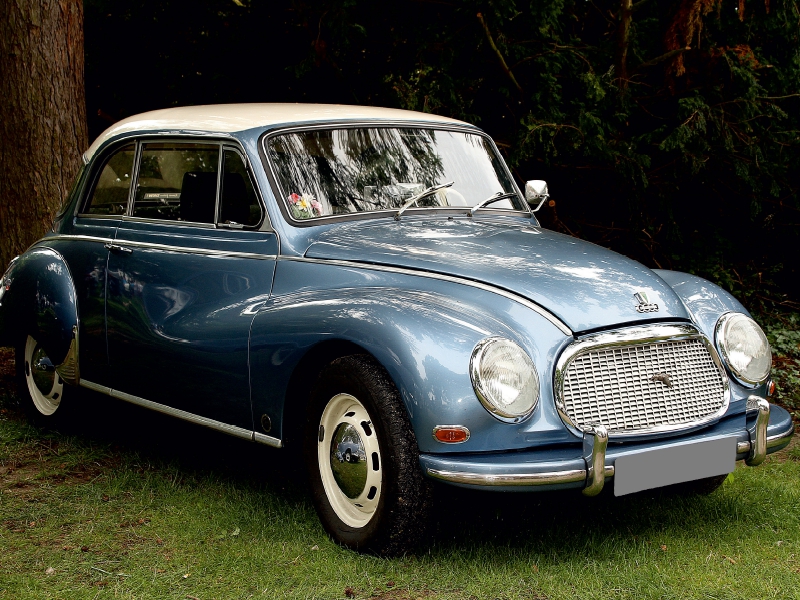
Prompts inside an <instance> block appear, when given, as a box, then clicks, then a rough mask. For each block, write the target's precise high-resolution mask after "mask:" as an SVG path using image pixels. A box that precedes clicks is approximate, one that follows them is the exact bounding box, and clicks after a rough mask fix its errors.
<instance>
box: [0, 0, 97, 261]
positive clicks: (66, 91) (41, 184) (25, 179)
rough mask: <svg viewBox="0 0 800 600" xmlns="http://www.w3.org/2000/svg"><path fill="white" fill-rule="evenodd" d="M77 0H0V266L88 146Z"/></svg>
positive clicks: (49, 215) (66, 182) (29, 238)
mask: <svg viewBox="0 0 800 600" xmlns="http://www.w3.org/2000/svg"><path fill="white" fill-rule="evenodd" d="M83 64H84V59H83V3H82V0H60V1H57V0H36V1H30V0H2V2H0V272H2V271H3V270H5V267H6V265H7V264H8V262H9V261H10V260H11V259H12V258H13V257H14V256H15V255H17V254H19V253H20V252H22V251H23V250H25V248H27V247H28V246H29V245H30V244H31V243H33V242H34V241H35V240H36V239H38V238H39V237H41V236H42V234H44V233H45V231H47V229H48V227H50V225H51V224H52V222H53V216H54V215H55V213H56V211H57V210H58V207H59V205H60V204H61V201H62V200H63V199H64V197H65V196H66V195H67V194H68V193H69V191H70V189H71V187H72V183H73V180H74V177H75V175H76V174H77V172H78V168H79V165H80V161H81V158H80V156H81V153H82V152H83V150H84V149H85V148H86V146H87V133H86V96H85V90H84V76H83Z"/></svg>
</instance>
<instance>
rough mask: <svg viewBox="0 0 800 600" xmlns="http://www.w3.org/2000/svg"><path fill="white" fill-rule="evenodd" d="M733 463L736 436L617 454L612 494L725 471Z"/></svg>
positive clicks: (719, 473)
mask: <svg viewBox="0 0 800 600" xmlns="http://www.w3.org/2000/svg"><path fill="white" fill-rule="evenodd" d="M735 467H736V438H735V437H726V438H719V439H716V440H708V441H705V442H697V443H694V444H684V445H681V446H673V447H671V448H658V449H655V450H647V451H645V452H640V453H638V454H629V455H627V456H620V457H619V458H618V459H617V460H616V461H615V462H614V495H615V496H624V495H625V494H632V493H634V492H641V491H642V490H649V489H653V488H658V487H663V486H665V485H672V484H674V483H683V482H685V481H694V480H695V479H704V478H705V477H714V476H715V475H725V474H726V473H730V472H731V471H733V469H734V468H735Z"/></svg>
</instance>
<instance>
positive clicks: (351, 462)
mask: <svg viewBox="0 0 800 600" xmlns="http://www.w3.org/2000/svg"><path fill="white" fill-rule="evenodd" d="M331 471H333V478H334V479H335V480H336V483H337V484H338V485H339V489H340V490H342V492H344V495H345V496H347V497H348V498H350V499H353V498H358V496H359V495H360V494H361V492H363V491H364V486H366V485H367V453H366V451H365V450H364V442H362V441H361V436H360V435H358V430H357V429H356V428H355V427H353V426H352V425H351V424H350V423H340V424H339V426H338V427H337V428H336V431H335V432H334V433H333V438H332V439H331Z"/></svg>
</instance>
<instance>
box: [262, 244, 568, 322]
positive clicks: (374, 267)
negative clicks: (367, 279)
mask: <svg viewBox="0 0 800 600" xmlns="http://www.w3.org/2000/svg"><path fill="white" fill-rule="evenodd" d="M278 260H291V261H296V262H307V263H316V264H322V265H336V266H338V267H351V268H356V269H369V270H371V271H383V272H386V273H399V274H402V275H412V276H415V277H425V278H427V279H438V280H439V281H447V282H450V283H458V284H460V285H467V286H470V287H473V288H476V289H479V290H484V291H486V292H491V293H493V294H497V295H499V296H503V297H504V298H508V299H509V300H513V301H514V302H517V303H519V304H522V305H523V306H525V307H526V308H529V309H531V310H532V311H533V312H535V313H536V314H538V315H540V316H541V317H544V318H545V319H547V320H548V321H549V322H550V323H552V324H553V325H554V326H555V327H556V328H558V330H559V331H561V333H563V334H564V335H569V336H571V335H573V333H572V330H571V329H570V328H569V327H567V325H566V324H565V323H564V322H563V321H561V320H560V319H559V318H558V317H556V316H555V315H554V314H552V313H551V312H549V311H547V310H545V309H544V308H542V307H541V306H539V305H538V304H536V303H534V302H531V301H530V300H528V299H527V298H525V297H524V296H520V295H519V294H515V293H514V292H509V291H508V290H506V289H504V288H501V287H497V286H494V285H490V284H487V283H482V282H480V281H475V280H474V279H465V278H463V277H456V276H453V275H443V274H442V273H435V272H432V271H418V270H416V269H406V268H403V267H394V266H388V265H378V264H374V263H363V262H357V261H351V260H338V259H327V258H307V257H305V256H279V257H278Z"/></svg>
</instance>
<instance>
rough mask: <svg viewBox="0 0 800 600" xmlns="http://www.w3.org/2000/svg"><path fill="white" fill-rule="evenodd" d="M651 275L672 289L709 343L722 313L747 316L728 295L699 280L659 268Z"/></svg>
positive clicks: (688, 275)
mask: <svg viewBox="0 0 800 600" xmlns="http://www.w3.org/2000/svg"><path fill="white" fill-rule="evenodd" d="M654 272H655V273H656V274H657V275H658V276H659V277H661V279H663V280H664V281H666V282H667V283H668V284H669V285H670V287H672V289H673V290H675V293H676V294H677V295H678V297H679V298H680V299H681V301H682V302H683V304H684V306H685V307H686V310H687V311H688V312H689V314H690V316H691V317H692V320H693V321H694V322H695V324H696V325H697V326H698V327H699V328H700V330H701V331H702V332H703V333H705V334H706V336H708V339H710V340H714V328H715V326H716V324H717V320H718V319H719V318H720V316H722V314H723V313H726V312H731V311H735V312H741V313H744V314H746V315H750V313H749V312H747V309H746V308H745V307H744V306H742V304H741V302H739V301H738V300H737V299H736V298H734V297H733V296H732V295H731V294H730V293H729V292H727V291H725V290H724V289H722V288H721V287H719V286H718V285H716V284H714V283H711V282H710V281H708V280H706V279H703V278H702V277H697V276H696V275H690V274H689V273H681V272H679V271H664V270H660V269H657V270H654Z"/></svg>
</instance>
